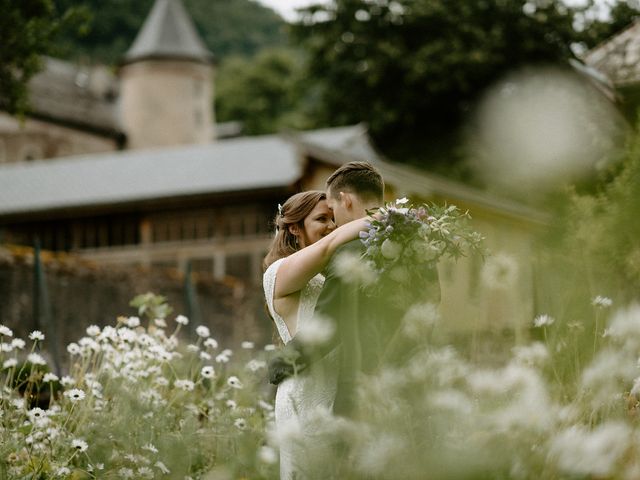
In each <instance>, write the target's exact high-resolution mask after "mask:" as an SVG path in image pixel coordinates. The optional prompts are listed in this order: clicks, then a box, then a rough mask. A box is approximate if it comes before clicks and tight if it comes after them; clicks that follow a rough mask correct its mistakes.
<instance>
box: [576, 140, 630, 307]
mask: <svg viewBox="0 0 640 480" xmlns="http://www.w3.org/2000/svg"><path fill="white" fill-rule="evenodd" d="M614 168H617V169H618V170H619V172H617V173H616V174H615V176H614V178H613V179H612V180H610V181H607V182H605V183H604V184H603V185H602V186H601V187H600V190H599V191H597V192H595V193H592V194H584V195H578V194H574V196H573V203H572V208H571V212H570V220H571V223H570V226H569V229H568V231H569V233H568V240H567V249H568V250H574V249H575V250H576V251H579V252H580V253H581V258H583V263H584V265H583V266H582V270H584V271H585V272H586V278H587V279H588V280H589V282H590V283H591V284H593V285H599V286H601V288H607V289H609V290H613V289H615V290H617V291H618V292H619V294H620V295H621V296H622V297H626V298H634V297H635V296H637V292H638V288H639V287H640V248H639V247H638V242H637V239H638V238H639V236H640V222H638V216H639V215H640V136H638V135H636V138H635V140H634V141H633V142H632V143H631V144H630V145H629V147H628V148H627V153H626V155H625V158H624V159H623V161H622V164H621V165H618V166H616V167H614ZM605 291H606V290H605Z"/></svg>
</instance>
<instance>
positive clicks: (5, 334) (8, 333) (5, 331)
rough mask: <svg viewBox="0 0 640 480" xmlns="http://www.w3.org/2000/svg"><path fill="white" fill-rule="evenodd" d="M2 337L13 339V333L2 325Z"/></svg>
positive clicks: (0, 334)
mask: <svg viewBox="0 0 640 480" xmlns="http://www.w3.org/2000/svg"><path fill="white" fill-rule="evenodd" d="M0 336H2V337H13V331H12V330H11V329H10V328H9V327H5V326H4V325H0Z"/></svg>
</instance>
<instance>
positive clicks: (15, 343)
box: [11, 338, 26, 350]
mask: <svg viewBox="0 0 640 480" xmlns="http://www.w3.org/2000/svg"><path fill="white" fill-rule="evenodd" d="M25 345H26V343H25V341H24V340H22V339H21V338H14V339H13V340H11V346H12V347H13V348H17V349H18V350H22V349H23V348H24V347H25Z"/></svg>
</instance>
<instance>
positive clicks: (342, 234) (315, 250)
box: [274, 217, 371, 298]
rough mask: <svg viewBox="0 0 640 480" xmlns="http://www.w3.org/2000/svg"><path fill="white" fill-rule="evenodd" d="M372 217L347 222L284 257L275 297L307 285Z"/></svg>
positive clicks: (355, 236)
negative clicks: (338, 249)
mask: <svg viewBox="0 0 640 480" xmlns="http://www.w3.org/2000/svg"><path fill="white" fill-rule="evenodd" d="M370 220H371V218H370V217H363V218H359V219H357V220H353V221H351V222H349V223H346V224H344V225H342V226H340V227H338V228H336V229H335V230H334V231H333V232H331V233H330V234H329V235H327V236H326V237H323V238H321V239H320V240H318V241H317V242H316V243H314V244H312V245H309V246H308V247H306V248H303V249H302V250H298V251H297V252H296V253H294V254H292V255H289V256H288V257H287V258H285V259H284V261H283V262H282V265H280V268H279V269H278V276H277V277H276V285H275V290H274V298H282V297H286V296H287V295H290V294H292V293H294V292H297V291H298V290H301V289H302V288H304V286H305V285H306V284H307V283H308V282H309V280H311V278H313V277H314V276H315V275H316V274H318V273H320V272H321V271H322V269H324V267H325V266H326V265H327V263H328V262H329V260H330V259H331V256H332V255H333V253H334V252H335V251H336V249H337V248H338V247H339V246H340V245H342V244H344V243H347V242H349V241H351V240H354V239H356V238H358V234H359V233H360V232H361V231H363V230H366V229H367V228H368V225H369V221H370Z"/></svg>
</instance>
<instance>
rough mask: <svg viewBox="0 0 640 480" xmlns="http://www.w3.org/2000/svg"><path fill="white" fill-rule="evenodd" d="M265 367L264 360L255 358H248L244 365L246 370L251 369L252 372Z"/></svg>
mask: <svg viewBox="0 0 640 480" xmlns="http://www.w3.org/2000/svg"><path fill="white" fill-rule="evenodd" d="M266 367H267V364H266V362H264V361H262V360H256V359H255V358H252V359H251V360H249V361H248V362H247V365H246V368H247V370H251V371H252V372H257V371H258V370H260V369H262V368H266Z"/></svg>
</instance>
